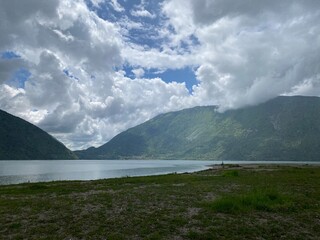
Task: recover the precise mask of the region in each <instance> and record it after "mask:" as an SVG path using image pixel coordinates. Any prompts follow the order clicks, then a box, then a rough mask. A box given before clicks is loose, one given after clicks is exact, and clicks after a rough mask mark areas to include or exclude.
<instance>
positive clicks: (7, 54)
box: [0, 51, 21, 59]
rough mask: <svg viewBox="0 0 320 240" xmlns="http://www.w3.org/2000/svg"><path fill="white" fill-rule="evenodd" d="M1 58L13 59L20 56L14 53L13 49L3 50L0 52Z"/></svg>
mask: <svg viewBox="0 0 320 240" xmlns="http://www.w3.org/2000/svg"><path fill="white" fill-rule="evenodd" d="M0 55H1V58H2V59H14V58H20V57H21V56H19V55H18V54H16V53H15V52H13V51H5V52H1V53H0Z"/></svg>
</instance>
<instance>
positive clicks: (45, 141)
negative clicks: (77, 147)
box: [0, 110, 77, 160]
mask: <svg viewBox="0 0 320 240" xmlns="http://www.w3.org/2000/svg"><path fill="white" fill-rule="evenodd" d="M0 136H1V137H0V159H1V160H12V159H17V160H26V159H35V160H36V159H76V158H77V157H76V155H75V154H74V153H73V152H72V151H70V150H69V149H67V148H66V147H65V146H64V145H63V144H62V143H60V142H58V141H57V140H56V139H55V138H53V137H52V136H50V135H49V134H48V133H46V132H45V131H43V130H41V129H40V128H38V127H36V126H34V125H32V124H31V123H28V122H27V121H25V120H22V119H21V118H18V117H15V116H13V115H11V114H8V113H6V112H4V111H2V110H0Z"/></svg>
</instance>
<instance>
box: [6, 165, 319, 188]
mask: <svg viewBox="0 0 320 240" xmlns="http://www.w3.org/2000/svg"><path fill="white" fill-rule="evenodd" d="M23 161H24V160H23ZM35 161H38V160H35ZM168 161H170V160H168ZM230 162H238V161H224V162H223V164H210V165H205V166H204V167H205V169H199V170H195V171H190V172H188V171H181V172H168V173H159V174H157V173H156V174H150V175H133V176H130V175H127V176H119V177H110V178H98V179H88V180H82V179H70V180H68V179H65V180H48V181H26V182H20V183H9V184H1V183H0V188H1V187H10V186H17V185H28V184H38V183H39V184H47V183H48V184H50V183H74V182H81V183H86V182H93V181H105V180H109V179H113V180H118V179H128V178H139V177H153V176H167V175H185V174H196V173H201V172H206V171H222V170H271V169H273V170H275V167H277V168H280V167H300V168H306V167H320V162H316V163H314V164H313V163H310V162H308V163H306V162H296V163H293V162H287V161H286V162H285V161H283V162H276V163H275V162H272V163H265V162H263V163H261V164H259V163H257V162H256V161H253V162H248V161H246V162H245V163H230Z"/></svg>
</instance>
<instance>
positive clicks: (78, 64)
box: [0, 0, 320, 149]
mask: <svg viewBox="0 0 320 240" xmlns="http://www.w3.org/2000/svg"><path fill="white" fill-rule="evenodd" d="M319 9H320V2H319V1H316V0H306V1H298V0H293V1H289V0H285V1H268V2H262V1H252V0H244V1H241V2H236V3H235V2H234V1H229V0H224V1H222V0H214V1H209V0H165V1H124V0H118V1H104V0H98V1H97V0H94V1H93V0H92V1H84V0H73V1H72V0H52V1H42V0H26V1H19V0H10V1H9V0H8V1H7V0H5V1H1V2H0V22H1V24H0V31H1V36H0V53H1V54H2V57H0V108H1V109H4V110H6V111H9V112H11V113H13V114H16V115H19V116H21V117H23V118H24V119H26V120H29V121H31V122H32V123H35V124H36V125H38V126H40V127H42V128H43V129H44V130H47V131H49V132H50V133H52V134H54V136H56V137H57V138H58V139H59V140H61V141H62V142H64V143H65V144H66V145H67V146H68V147H71V148H74V149H75V148H85V147H88V146H91V145H95V146H97V145H100V144H102V143H104V142H106V141H107V140H109V139H110V138H111V137H113V136H114V135H115V134H117V133H119V132H120V131H123V130H125V129H127V128H128V127H132V126H134V125H136V124H139V123H142V122H143V121H145V120H147V119H149V118H151V117H153V116H155V115H157V114H159V113H163V112H167V111H172V110H179V109H182V108H186V107H191V106H196V105H208V104H219V105H220V106H221V109H222V110H223V109H228V108H238V107H242V106H245V105H250V104H257V103H260V102H262V101H265V100H268V99H270V98H273V97H275V96H277V95H281V94H288V95H292V94H302V95H319V92H320V91H319V90H320V52H319V51H318V50H319V49H320V38H319V36H320V27H319V26H318V25H319V24H318V22H319V20H320V10H319ZM9 53H12V54H11V55H13V56H11V55H10V54H9ZM6 54H7V55H8V57H5V55H6ZM184 68H190V69H192V71H193V72H194V76H193V77H194V78H196V81H197V83H198V84H197V85H194V86H193V88H192V91H191V93H190V92H189V91H188V89H187V87H186V83H184V81H188V78H187V77H186V79H185V80H184V79H177V80H176V81H168V80H167V79H165V77H163V78H160V77H157V76H156V73H157V72H165V71H166V70H168V69H184ZM22 70H23V71H22ZM21 71H22V72H23V73H24V74H21ZM150 72H151V73H153V75H152V76H151V75H150V74H149V73H150ZM26 73H27V74H26ZM132 73H133V74H132ZM130 74H132V76H130ZM17 81H18V82H19V81H20V82H21V84H20V85H19V84H18V85H17V84H14V83H16V82H17ZM17 86H18V87H17Z"/></svg>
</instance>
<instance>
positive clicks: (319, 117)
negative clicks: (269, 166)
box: [76, 96, 320, 161]
mask: <svg viewBox="0 0 320 240" xmlns="http://www.w3.org/2000/svg"><path fill="white" fill-rule="evenodd" d="M76 154H77V155H78V156H79V158H82V159H213V160H268V161H269V160H270V161H271V160H274V161H278V160H283V161H284V160H291V161H294V160H305V161H319V160H320V98H318V97H301V96H294V97H277V98H275V99H273V100H270V101H268V102H265V103H263V104H260V105H257V106H250V107H246V108H242V109H237V110H229V111H226V112H223V113H220V112H218V111H217V108H216V107H214V106H207V107H195V108H192V109H185V110H182V111H178V112H171V113H166V114H162V115H159V116H157V117H155V118H153V119H151V120H149V121H147V122H145V123H143V124H141V125H139V126H137V127H134V128H131V129H129V130H127V131H125V132H122V133H120V134H119V135H117V136H115V137H114V138H113V139H112V140H111V141H109V142H108V143H106V144H104V145H102V146H101V147H98V148H93V147H92V148H89V149H87V150H83V151H77V152H76Z"/></svg>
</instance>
